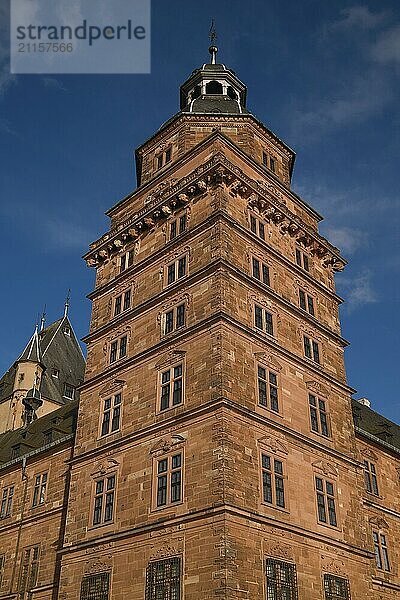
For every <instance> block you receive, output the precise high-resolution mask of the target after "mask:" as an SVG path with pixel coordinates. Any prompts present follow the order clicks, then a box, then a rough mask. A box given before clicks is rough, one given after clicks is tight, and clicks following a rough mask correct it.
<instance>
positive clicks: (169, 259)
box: [162, 246, 191, 266]
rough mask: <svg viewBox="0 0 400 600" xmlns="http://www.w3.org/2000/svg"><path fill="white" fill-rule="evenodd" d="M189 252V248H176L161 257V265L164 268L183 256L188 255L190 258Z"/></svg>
mask: <svg viewBox="0 0 400 600" xmlns="http://www.w3.org/2000/svg"><path fill="white" fill-rule="evenodd" d="M190 250H191V249H190V246H185V247H184V248H177V249H176V250H174V251H173V252H168V254H166V255H165V256H164V257H163V259H164V260H163V263H162V264H163V265H164V266H165V265H167V264H168V263H170V262H172V261H173V260H175V259H177V258H180V257H181V256H183V255H184V254H188V255H189V256H190Z"/></svg>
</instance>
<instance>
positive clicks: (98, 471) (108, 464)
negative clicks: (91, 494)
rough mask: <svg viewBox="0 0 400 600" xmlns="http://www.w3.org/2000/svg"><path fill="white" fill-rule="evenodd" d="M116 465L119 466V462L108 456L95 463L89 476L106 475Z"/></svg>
mask: <svg viewBox="0 0 400 600" xmlns="http://www.w3.org/2000/svg"><path fill="white" fill-rule="evenodd" d="M117 467H119V462H118V461H117V460H115V459H114V458H109V459H107V460H103V461H101V462H98V463H95V470H94V471H93V473H91V474H90V475H91V477H101V476H102V475H107V474H108V473H110V472H112V471H115V469H116V468H117Z"/></svg>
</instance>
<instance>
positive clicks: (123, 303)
mask: <svg viewBox="0 0 400 600" xmlns="http://www.w3.org/2000/svg"><path fill="white" fill-rule="evenodd" d="M131 296H132V292H131V290H130V289H128V290H125V292H124V293H123V294H119V296H117V297H116V298H115V301H114V317H116V316H117V315H119V314H121V313H122V312H124V311H125V310H128V308H130V307H131Z"/></svg>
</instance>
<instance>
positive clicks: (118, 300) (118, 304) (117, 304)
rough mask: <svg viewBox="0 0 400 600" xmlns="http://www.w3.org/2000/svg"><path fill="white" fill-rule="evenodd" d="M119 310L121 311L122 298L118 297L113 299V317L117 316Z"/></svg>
mask: <svg viewBox="0 0 400 600" xmlns="http://www.w3.org/2000/svg"><path fill="white" fill-rule="evenodd" d="M121 310H122V296H121V295H120V296H117V297H116V298H115V304H114V317H116V316H117V315H119V314H120V312H121Z"/></svg>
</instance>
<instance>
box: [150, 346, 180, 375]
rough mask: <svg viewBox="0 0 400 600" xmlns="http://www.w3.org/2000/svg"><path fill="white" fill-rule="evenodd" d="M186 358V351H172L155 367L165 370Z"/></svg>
mask: <svg viewBox="0 0 400 600" xmlns="http://www.w3.org/2000/svg"><path fill="white" fill-rule="evenodd" d="M185 356H186V350H172V349H171V350H170V351H169V352H167V353H166V354H164V355H163V356H162V357H161V358H160V360H159V361H157V362H156V364H155V365H154V367H155V368H156V369H157V370H159V369H165V368H167V367H169V366H171V365H174V364H175V363H177V362H179V361H181V360H183V359H184V358H185Z"/></svg>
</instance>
